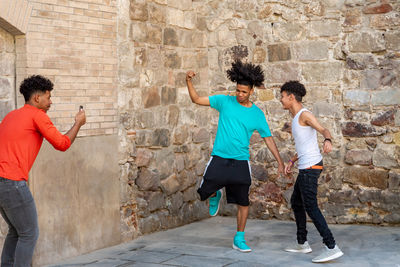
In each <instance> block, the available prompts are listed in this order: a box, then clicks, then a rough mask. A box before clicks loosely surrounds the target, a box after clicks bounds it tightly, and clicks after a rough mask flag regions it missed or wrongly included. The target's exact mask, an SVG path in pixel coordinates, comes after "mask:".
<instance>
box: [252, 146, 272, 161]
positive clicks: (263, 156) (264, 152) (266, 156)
mask: <svg viewBox="0 0 400 267" xmlns="http://www.w3.org/2000/svg"><path fill="white" fill-rule="evenodd" d="M255 161H257V162H260V163H261V164H265V163H268V162H271V161H274V157H273V156H272V154H271V152H270V151H269V149H268V148H265V147H264V148H261V149H260V150H258V152H257V154H256V157H255Z"/></svg>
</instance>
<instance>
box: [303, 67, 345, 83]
mask: <svg viewBox="0 0 400 267" xmlns="http://www.w3.org/2000/svg"><path fill="white" fill-rule="evenodd" d="M342 72H343V65H342V64H341V63H339V62H329V63H309V64H306V65H303V70H302V74H303V77H304V79H305V80H306V81H307V82H338V81H339V80H340V79H341V77H342Z"/></svg>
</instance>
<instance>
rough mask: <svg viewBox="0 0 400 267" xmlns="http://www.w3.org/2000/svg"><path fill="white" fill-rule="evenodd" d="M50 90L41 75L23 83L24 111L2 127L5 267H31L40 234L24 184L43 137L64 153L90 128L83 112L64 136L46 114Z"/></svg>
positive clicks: (0, 156) (0, 205)
mask: <svg viewBox="0 0 400 267" xmlns="http://www.w3.org/2000/svg"><path fill="white" fill-rule="evenodd" d="M52 90H53V83H52V82H51V81H50V80H48V79H46V78H44V77H42V76H40V75H34V76H31V77H29V78H27V79H25V80H24V81H23V82H22V83H21V85H20V88H19V91H20V92H21V94H23V96H24V99H25V105H24V106H23V107H22V108H20V109H17V110H14V111H11V112H10V113H8V114H7V115H6V116H5V117H4V119H3V121H2V122H1V123H0V213H1V215H2V217H3V218H4V220H5V221H6V222H7V224H8V234H7V237H6V239H5V241H4V245H3V251H2V255H1V267H6V266H7V267H8V266H15V267H17V266H18V267H19V266H20V267H28V266H30V265H31V262H32V255H33V251H34V248H35V244H36V240H37V239H38V236H39V228H38V219H37V213H36V206H35V202H34V200H33V197H32V194H31V192H30V190H29V188H28V186H27V184H26V182H27V181H28V173H29V171H30V169H31V168H32V165H33V163H34V161H35V159H36V156H37V154H38V153H39V150H40V147H41V145H42V142H43V137H44V138H46V140H47V141H49V143H50V144H52V145H53V147H54V148H55V149H57V150H61V151H65V150H67V149H68V148H69V147H70V146H71V144H72V143H73V142H74V140H75V137H76V135H77V134H78V131H79V129H80V128H81V126H82V125H84V124H85V123H86V116H85V112H84V111H83V110H80V111H79V112H78V113H77V114H76V116H75V123H74V125H73V126H72V128H71V129H70V130H69V131H68V132H67V133H66V134H65V135H63V134H61V133H60V132H59V131H58V130H57V129H56V127H55V126H54V125H53V123H52V122H51V120H50V118H49V117H48V116H47V114H46V112H47V111H48V110H49V108H50V106H51V104H52V102H51V100H50V98H51V91H52Z"/></svg>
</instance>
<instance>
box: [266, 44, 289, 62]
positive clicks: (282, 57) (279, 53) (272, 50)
mask: <svg viewBox="0 0 400 267" xmlns="http://www.w3.org/2000/svg"><path fill="white" fill-rule="evenodd" d="M290 58H291V55H290V48H289V46H288V45H287V44H276V45H269V46H268V61H269V62H274V61H286V60H289V59H290Z"/></svg>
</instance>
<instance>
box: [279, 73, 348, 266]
mask: <svg viewBox="0 0 400 267" xmlns="http://www.w3.org/2000/svg"><path fill="white" fill-rule="evenodd" d="M305 94H306V89H305V88H304V86H303V85H302V84H301V83H299V82H297V81H290V82H287V83H285V84H284V85H283V86H282V87H281V103H282V106H283V108H284V109H287V110H289V112H290V114H291V115H292V117H293V121H292V135H293V137H294V141H295V144H296V152H297V153H296V155H295V156H294V157H293V158H291V159H290V160H289V163H288V165H287V166H286V167H285V174H290V173H291V172H292V170H291V169H292V167H293V165H294V163H295V162H296V161H298V168H299V175H298V176H297V179H296V183H295V185H294V188H293V194H292V197H291V200H290V202H291V206H292V208H293V212H294V215H295V219H296V226H297V243H296V244H294V245H293V246H291V247H288V248H286V249H285V250H286V251H288V252H300V253H310V252H312V249H311V247H310V245H309V244H308V242H307V230H306V213H307V214H308V216H309V217H310V218H311V220H312V221H313V223H314V225H315V227H316V228H317V230H318V232H319V234H320V235H321V237H322V239H323V242H324V244H325V247H326V250H325V251H324V252H323V253H322V254H321V255H319V256H317V257H315V258H313V259H312V261H313V262H327V261H331V260H334V259H337V258H339V257H341V256H342V255H343V252H342V251H341V250H340V249H339V247H338V246H337V245H336V242H335V239H334V238H333V235H332V232H331V231H330V230H329V227H328V225H327V223H326V221H325V218H324V216H323V215H322V213H321V211H320V209H319V207H318V200H317V192H318V178H319V176H320V174H321V172H322V169H323V163H322V155H321V153H320V150H319V146H318V139H317V131H318V132H319V133H321V134H322V135H323V136H324V138H325V139H324V142H323V152H324V153H329V152H331V150H332V136H331V134H330V132H329V130H328V129H326V128H324V127H323V126H322V125H321V124H320V123H319V122H318V121H317V119H316V118H315V116H314V115H313V114H312V113H311V112H310V111H308V110H307V109H305V108H303V105H302V103H301V101H302V98H303V96H305Z"/></svg>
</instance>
